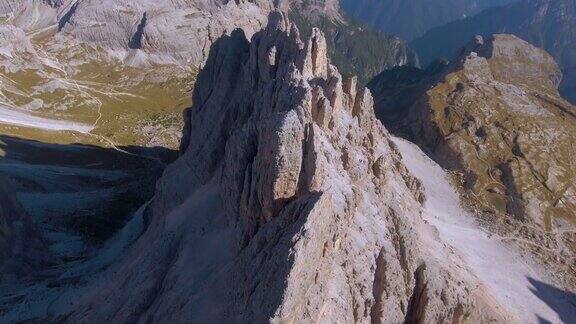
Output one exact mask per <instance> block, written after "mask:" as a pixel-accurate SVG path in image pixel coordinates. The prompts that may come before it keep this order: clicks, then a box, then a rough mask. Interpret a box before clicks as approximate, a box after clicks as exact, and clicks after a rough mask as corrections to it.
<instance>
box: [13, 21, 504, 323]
mask: <svg viewBox="0 0 576 324" xmlns="http://www.w3.org/2000/svg"><path fill="white" fill-rule="evenodd" d="M267 21H268V23H267V27H266V28H265V29H263V30H262V31H259V32H256V33H255V34H254V35H253V36H252V37H251V38H250V40H248V38H247V37H246V33H244V32H243V31H242V30H236V31H234V32H232V33H231V34H230V35H228V36H226V35H224V36H222V37H221V38H219V39H218V40H215V41H214V43H213V45H212V46H211V49H210V51H209V55H208V57H207V60H206V63H205V65H204V68H203V69H202V70H201V72H200V74H199V76H198V81H197V83H196V86H195V89H194V94H193V103H194V104H193V107H192V108H191V109H189V110H188V111H187V112H186V114H185V125H186V127H185V129H184V138H183V140H182V145H181V156H180V158H179V159H178V160H177V161H176V162H175V163H174V164H172V165H171V166H169V167H168V168H167V170H166V171H165V174H164V175H163V177H162V179H161V180H160V181H159V183H158V185H157V192H156V195H155V197H154V198H153V200H152V201H151V202H150V203H149V204H147V205H145V206H144V207H143V208H142V209H141V210H140V211H139V212H138V213H136V215H135V216H134V218H133V219H132V220H131V221H130V222H129V223H128V224H127V225H126V227H125V228H124V229H123V230H122V231H121V232H120V233H119V235H118V236H117V237H116V238H114V239H112V240H111V241H110V242H107V243H106V245H105V246H104V247H103V248H102V249H101V250H99V251H97V253H96V255H95V256H93V257H91V258H89V259H87V260H85V261H84V262H80V263H78V264H75V265H72V266H70V268H67V270H66V273H65V274H63V275H61V276H59V278H57V279H58V280H55V281H54V284H52V285H51V286H50V287H44V286H43V285H41V286H40V287H35V288H34V289H36V290H33V291H34V292H35V294H34V298H33V300H30V303H19V304H17V305H13V307H10V308H6V309H4V310H3V311H4V313H3V315H2V318H3V319H7V320H8V321H11V320H13V321H18V320H19V321H27V320H28V321H30V320H44V321H48V322H51V321H61V322H70V323H77V322H83V321H90V322H114V323H129V322H158V323H164V322H193V323H196V322H201V323H203V322H233V323H252V322H257V323H259V322H268V321H272V322H279V321H282V322H283V321H294V322H312V321H321V322H341V323H347V322H377V323H378V322H409V323H416V322H425V323H427V322H443V321H451V322H461V321H463V320H465V319H471V320H473V321H480V320H486V321H487V320H502V319H503V318H506V314H505V311H504V310H505V308H502V307H501V305H496V303H495V302H493V301H492V300H491V297H490V294H489V292H487V291H485V288H484V286H482V285H480V284H479V283H478V280H477V279H476V277H475V275H473V274H471V273H470V272H469V270H467V269H468V267H467V266H466V265H464V264H463V261H462V260H461V259H460V258H458V257H457V256H456V254H455V253H454V251H453V250H452V249H451V248H449V247H448V246H447V245H445V244H444V243H442V242H441V240H440V239H439V237H438V232H437V231H435V230H434V229H433V228H432V227H431V226H430V225H429V224H428V223H426V222H425V221H424V220H423V216H422V213H423V207H422V204H423V203H424V201H425V200H426V197H425V194H424V191H423V188H422V184H421V182H420V181H419V180H417V179H416V178H415V177H414V176H412V175H411V174H410V172H409V171H408V169H407V168H406V166H405V164H404V163H403V162H402V157H401V154H400V151H399V149H398V148H397V146H396V145H395V144H394V142H393V140H392V138H391V136H390V135H389V133H388V131H387V130H386V129H385V128H384V127H383V126H382V124H381V123H380V122H379V121H378V120H377V119H376V116H375V114H374V108H373V99H372V95H371V93H370V91H368V90H366V89H358V87H357V84H356V79H355V78H346V79H345V78H343V77H342V76H341V74H340V73H339V72H338V69H337V68H335V67H334V66H333V65H332V64H331V63H330V60H329V58H328V55H327V53H328V50H329V49H328V46H327V43H328V42H327V41H326V39H325V37H324V35H323V33H322V32H320V31H319V30H317V29H313V30H312V31H311V37H309V38H308V39H307V40H305V41H303V40H302V39H301V37H300V34H299V31H298V29H297V28H296V27H295V25H294V24H293V23H291V22H290V21H289V20H288V18H287V16H286V15H285V14H282V13H279V12H273V13H272V14H271V15H270V16H269V17H268V19H267Z"/></svg>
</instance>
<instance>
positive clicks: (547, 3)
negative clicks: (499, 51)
mask: <svg viewBox="0 0 576 324" xmlns="http://www.w3.org/2000/svg"><path fill="white" fill-rule="evenodd" d="M574 30H576V1H575V0H526V1H514V2H513V3H511V4H509V5H506V6H501V7H494V8H491V9H487V10H485V11H482V12H481V13H479V14H477V15H475V16H471V17H469V18H466V19H462V20H459V21H455V22H453V23H450V24H447V25H443V26H440V27H437V28H434V29H432V30H430V31H429V32H428V33H426V34H425V35H424V36H422V37H421V38H419V39H416V40H414V41H413V42H412V43H411V44H410V45H411V47H412V48H413V49H415V50H416V52H418V55H419V56H420V58H421V61H422V63H423V64H424V65H427V64H428V63H430V62H431V61H433V60H435V59H437V58H439V57H443V58H451V57H452V56H453V55H454V54H455V53H456V52H457V51H458V50H459V49H460V48H461V47H462V46H464V45H465V44H466V43H467V42H468V41H469V40H470V39H471V38H472V37H473V36H475V35H482V36H485V37H489V36H490V35H492V34H499V33H506V34H513V35H516V36H518V37H520V38H522V39H523V40H525V41H527V42H529V43H531V44H533V45H535V46H537V47H540V48H543V49H545V50H546V51H547V52H548V53H550V54H551V55H552V56H553V57H554V59H555V60H556V62H558V64H559V65H560V67H561V68H562V70H563V71H562V72H563V74H564V79H563V83H562V84H561V86H560V93H561V94H562V96H563V97H564V98H566V99H567V100H569V101H571V102H572V104H575V103H576V52H575V49H576V33H574Z"/></svg>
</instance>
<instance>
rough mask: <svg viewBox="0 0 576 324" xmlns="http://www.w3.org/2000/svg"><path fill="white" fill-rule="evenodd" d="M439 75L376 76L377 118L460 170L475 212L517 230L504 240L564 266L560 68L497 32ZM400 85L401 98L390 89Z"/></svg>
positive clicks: (567, 122)
mask: <svg viewBox="0 0 576 324" xmlns="http://www.w3.org/2000/svg"><path fill="white" fill-rule="evenodd" d="M439 70H440V71H441V72H438V70H437V71H431V70H429V71H424V72H422V71H419V72H415V71H407V70H404V71H396V73H398V75H397V76H398V77H391V74H390V73H388V74H387V75H386V76H384V75H383V76H382V77H381V79H380V80H378V79H377V80H374V81H373V83H372V84H371V88H372V89H373V90H374V91H375V93H376V98H377V100H376V101H377V105H376V106H377V111H378V112H379V116H380V117H381V118H382V119H383V120H385V121H386V123H387V125H389V126H390V127H392V128H393V131H394V132H397V133H399V134H403V135H404V136H407V137H409V138H411V139H414V140H415V141H417V142H418V143H420V144H421V146H422V147H425V148H427V149H429V150H430V151H431V152H432V154H433V156H434V157H435V158H436V159H437V160H438V161H441V162H442V163H443V164H444V166H448V167H452V168H455V169H458V170H462V171H464V172H465V175H466V179H465V180H466V183H465V185H466V187H467V189H469V192H471V193H472V194H473V196H475V197H476V198H477V199H478V201H479V202H480V203H481V205H480V206H479V209H481V210H485V211H488V212H490V213H492V214H493V213H506V214H508V215H512V216H513V217H514V218H516V219H517V220H519V221H520V222H521V223H522V224H524V225H518V226H522V229H521V230H520V231H518V229H517V228H516V231H518V233H515V234H513V235H512V236H520V237H522V240H523V241H522V242H524V239H527V241H530V242H536V244H534V246H535V247H536V249H537V250H538V251H540V253H545V254H550V252H551V251H552V252H551V253H552V255H554V256H553V258H558V259H559V260H570V257H569V256H570V255H573V253H574V245H573V243H571V242H573V240H574V236H573V229H574V225H575V223H576V187H575V182H574V176H575V175H576V174H575V173H574V172H575V170H576V165H575V164H574V161H575V157H576V147H575V146H574V142H575V140H576V108H575V107H574V106H572V105H570V104H569V103H568V102H566V101H565V100H563V99H562V98H561V97H560V96H559V94H558V90H557V88H558V85H559V84H560V81H561V79H562V77H561V72H560V69H559V67H558V65H557V64H556V63H555V62H554V60H553V59H552V57H551V56H550V55H548V54H547V53H546V52H544V51H543V50H540V49H537V48H535V47H533V46H532V45H530V44H528V43H526V42H525V41H523V40H520V39H519V38H517V37H515V36H511V35H495V36H493V37H490V38H487V39H483V38H481V37H477V38H476V39H475V40H474V41H473V42H472V43H471V44H469V45H468V46H467V47H466V48H465V49H464V50H463V52H462V53H461V56H460V57H459V58H458V59H457V60H455V61H454V63H453V64H451V65H449V66H448V67H444V68H440V69H439ZM399 79H401V80H403V81H402V82H400V83H399V84H403V86H402V87H403V89H404V90H403V91H404V92H403V94H401V95H397V94H398V91H397V89H396V88H397V87H396V86H395V85H393V84H394V82H395V81H394V80H399ZM406 94H408V95H406ZM402 96H404V97H402ZM492 219H493V220H492V221H491V222H495V221H496V220H495V219H497V218H495V217H492ZM535 229H536V230H535ZM571 233H572V234H571ZM541 242H544V245H542V246H541V245H540V244H541ZM530 246H531V245H530ZM564 263H565V262H564Z"/></svg>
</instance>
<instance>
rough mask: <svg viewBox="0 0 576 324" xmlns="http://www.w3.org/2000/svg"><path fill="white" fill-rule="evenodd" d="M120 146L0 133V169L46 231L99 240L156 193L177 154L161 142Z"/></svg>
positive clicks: (119, 226)
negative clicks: (46, 140) (48, 140)
mask: <svg viewBox="0 0 576 324" xmlns="http://www.w3.org/2000/svg"><path fill="white" fill-rule="evenodd" d="M119 149H120V150H115V149H111V148H102V147H97V146H93V145H85V144H52V143H43V142H39V141H34V140H28V139H22V138H16V137H11V136H6V135H0V151H2V152H4V153H2V155H3V156H1V157H0V174H2V175H4V176H7V177H8V178H10V179H11V180H12V182H13V183H14V186H13V188H12V190H13V191H14V192H15V193H16V194H17V195H18V197H19V200H20V202H21V204H22V205H23V206H24V208H25V209H26V210H27V212H28V213H29V214H30V215H31V216H32V219H33V221H34V222H36V223H38V224H36V225H37V226H39V227H40V228H41V229H42V231H43V232H44V233H47V232H50V233H60V232H63V233H69V234H73V235H79V236H80V237H81V238H82V240H83V241H85V243H86V244H95V243H96V244H97V243H100V242H103V241H105V240H107V239H108V238H110V237H111V236H112V235H114V234H115V233H116V232H117V231H118V230H119V229H120V228H122V226H123V225H124V224H125V223H126V221H127V220H128V217H129V216H130V215H131V214H132V213H133V212H134V211H135V210H137V209H138V208H139V207H140V206H141V205H142V204H144V203H145V202H146V201H148V200H149V199H150V198H151V197H152V195H153V194H154V188H155V183H156V180H157V179H158V178H159V177H160V175H161V174H162V171H163V169H164V167H165V164H166V163H168V162H171V161H172V160H173V159H174V158H175V157H176V155H177V154H176V152H175V151H173V150H170V149H167V148H162V147H156V148H147V147H138V146H129V147H121V148H119ZM54 243H55V244H56V243H57V242H54Z"/></svg>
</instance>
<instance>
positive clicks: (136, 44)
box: [128, 12, 148, 49]
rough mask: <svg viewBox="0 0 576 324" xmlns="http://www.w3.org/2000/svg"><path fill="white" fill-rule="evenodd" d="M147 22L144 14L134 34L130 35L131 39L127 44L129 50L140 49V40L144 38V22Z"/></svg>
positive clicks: (146, 14) (145, 13)
mask: <svg viewBox="0 0 576 324" xmlns="http://www.w3.org/2000/svg"><path fill="white" fill-rule="evenodd" d="M147 21H148V13H147V12H144V15H142V19H141V20H140V24H138V27H136V32H135V33H134V35H132V39H130V42H129V43H128V47H129V48H131V49H142V38H143V37H144V29H145V28H146V22H147Z"/></svg>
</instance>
